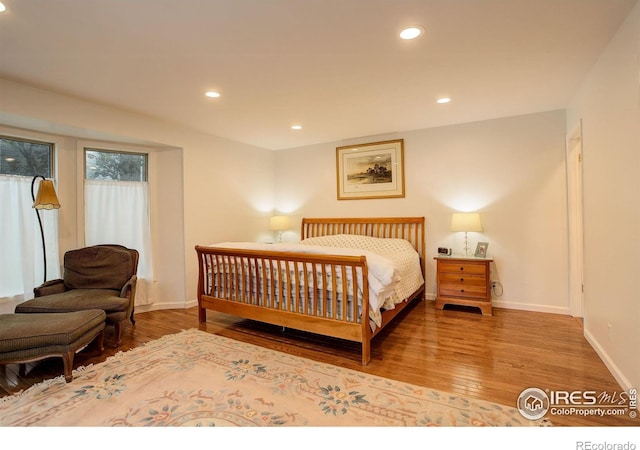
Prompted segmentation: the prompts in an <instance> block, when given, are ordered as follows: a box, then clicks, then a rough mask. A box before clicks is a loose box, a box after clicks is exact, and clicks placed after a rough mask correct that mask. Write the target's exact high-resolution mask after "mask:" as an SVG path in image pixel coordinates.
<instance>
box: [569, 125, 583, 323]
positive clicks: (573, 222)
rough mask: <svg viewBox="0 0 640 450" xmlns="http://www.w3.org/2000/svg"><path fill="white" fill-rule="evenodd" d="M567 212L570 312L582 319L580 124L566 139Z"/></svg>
mask: <svg viewBox="0 0 640 450" xmlns="http://www.w3.org/2000/svg"><path fill="white" fill-rule="evenodd" d="M566 151H567V155H566V157H567V209H568V219H569V223H568V226H569V310H570V313H571V315H572V316H574V317H577V318H583V317H584V237H583V233H584V229H583V227H584V223H583V198H582V159H583V158H582V121H581V120H580V121H579V122H578V125H577V126H576V127H575V128H574V129H573V130H572V131H571V132H570V133H569V134H568V135H567V150H566Z"/></svg>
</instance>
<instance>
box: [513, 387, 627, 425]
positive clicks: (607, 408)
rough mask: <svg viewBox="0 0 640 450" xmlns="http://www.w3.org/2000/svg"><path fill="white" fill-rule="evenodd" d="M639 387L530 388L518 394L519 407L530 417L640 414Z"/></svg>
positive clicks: (534, 418) (535, 418)
mask: <svg viewBox="0 0 640 450" xmlns="http://www.w3.org/2000/svg"><path fill="white" fill-rule="evenodd" d="M637 405H638V403H637V390H636V389H630V390H629V392H624V391H623V392H612V393H609V392H604V391H603V392H597V391H580V390H576V391H566V390H555V391H552V390H546V391H543V390H542V389H538V388H527V389H525V390H524V391H522V393H520V396H519V397H518V402H517V407H518V411H520V414H521V415H522V416H523V417H525V418H526V419H530V420H537V419H540V418H542V417H544V415H545V414H547V413H548V412H550V413H551V414H552V415H559V416H565V415H579V416H622V415H626V414H628V415H629V417H631V418H632V419H634V418H636V417H637Z"/></svg>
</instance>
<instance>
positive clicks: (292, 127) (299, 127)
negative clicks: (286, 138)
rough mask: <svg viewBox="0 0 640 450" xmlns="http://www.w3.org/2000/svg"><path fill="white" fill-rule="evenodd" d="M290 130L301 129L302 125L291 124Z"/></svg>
mask: <svg viewBox="0 0 640 450" xmlns="http://www.w3.org/2000/svg"><path fill="white" fill-rule="evenodd" d="M291 129H292V130H302V125H291Z"/></svg>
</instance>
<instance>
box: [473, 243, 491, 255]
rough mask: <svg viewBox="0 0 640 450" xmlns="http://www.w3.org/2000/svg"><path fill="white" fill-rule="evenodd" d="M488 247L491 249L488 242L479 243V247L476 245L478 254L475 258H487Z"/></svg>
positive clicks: (476, 253)
mask: <svg viewBox="0 0 640 450" xmlns="http://www.w3.org/2000/svg"><path fill="white" fill-rule="evenodd" d="M487 247H489V243H488V242H478V245H476V252H475V254H474V255H473V256H475V257H476V258H486V257H487Z"/></svg>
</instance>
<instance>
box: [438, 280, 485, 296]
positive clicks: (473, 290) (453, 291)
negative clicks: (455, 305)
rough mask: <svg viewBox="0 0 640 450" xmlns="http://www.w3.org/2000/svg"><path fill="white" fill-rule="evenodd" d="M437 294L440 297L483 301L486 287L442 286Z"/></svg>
mask: <svg viewBox="0 0 640 450" xmlns="http://www.w3.org/2000/svg"><path fill="white" fill-rule="evenodd" d="M438 294H439V295H440V296H442V297H469V298H477V299H480V300H485V298H486V296H487V286H486V285H484V284H482V285H478V284H475V285H474V284H454V283H451V284H442V285H440V288H439V289H438Z"/></svg>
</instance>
